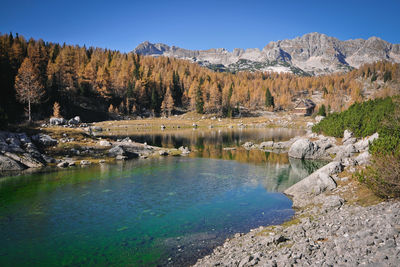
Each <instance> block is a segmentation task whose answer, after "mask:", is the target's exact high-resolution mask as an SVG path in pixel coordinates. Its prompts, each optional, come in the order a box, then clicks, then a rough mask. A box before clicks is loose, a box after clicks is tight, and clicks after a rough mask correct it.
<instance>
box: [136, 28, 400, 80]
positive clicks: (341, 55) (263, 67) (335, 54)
mask: <svg viewBox="0 0 400 267" xmlns="http://www.w3.org/2000/svg"><path fill="white" fill-rule="evenodd" d="M133 52H134V53H137V54H141V55H152V56H160V55H163V56H168V57H176V58H181V59H187V60H191V61H193V62H198V63H199V64H201V65H203V66H207V67H210V68H212V69H216V66H218V68H220V67H221V66H223V68H222V69H220V70H227V71H241V70H247V71H277V72H292V73H298V74H311V75H319V74H325V73H332V72H344V71H348V70H349V69H352V68H357V67H359V66H360V65H362V64H365V63H371V62H374V61H377V60H388V61H391V62H396V63H400V44H391V43H389V42H386V41H384V40H382V39H381V38H379V37H375V36H373V37H370V38H368V39H367V40H365V39H354V40H347V41H341V40H339V39H337V38H335V37H330V36H328V35H326V34H323V33H318V32H312V33H307V34H304V35H303V36H299V37H296V38H294V39H286V40H280V41H274V42H270V43H268V44H267V45H266V46H265V47H264V48H263V49H262V50H260V49H258V48H249V49H246V50H245V49H242V48H235V49H234V50H233V51H232V52H229V51H228V50H226V49H225V48H212V49H208V50H188V49H183V48H179V47H175V46H172V47H170V46H168V45H165V44H161V43H157V44H152V43H150V42H148V41H146V42H143V43H141V44H139V45H138V46H137V47H136V48H135V49H134V50H133ZM218 68H217V69H218Z"/></svg>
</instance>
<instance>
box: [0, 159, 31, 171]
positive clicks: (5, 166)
mask: <svg viewBox="0 0 400 267" xmlns="http://www.w3.org/2000/svg"><path fill="white" fill-rule="evenodd" d="M24 169H26V167H25V166H24V165H22V164H21V163H19V162H17V161H15V160H13V159H11V158H9V157H6V156H3V155H0V171H22V170H24Z"/></svg>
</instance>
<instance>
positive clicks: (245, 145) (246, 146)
mask: <svg viewBox="0 0 400 267" xmlns="http://www.w3.org/2000/svg"><path fill="white" fill-rule="evenodd" d="M243 147H244V148H245V149H252V148H255V145H254V143H253V142H246V143H244V144H243Z"/></svg>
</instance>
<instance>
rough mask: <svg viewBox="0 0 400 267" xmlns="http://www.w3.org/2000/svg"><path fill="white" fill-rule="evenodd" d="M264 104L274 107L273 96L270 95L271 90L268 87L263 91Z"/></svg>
mask: <svg viewBox="0 0 400 267" xmlns="http://www.w3.org/2000/svg"><path fill="white" fill-rule="evenodd" d="M265 106H266V107H267V108H274V107H275V103H274V97H273V96H272V95H271V92H270V91H269V88H267V91H266V92H265Z"/></svg>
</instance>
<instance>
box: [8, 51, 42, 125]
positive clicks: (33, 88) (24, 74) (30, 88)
mask: <svg viewBox="0 0 400 267" xmlns="http://www.w3.org/2000/svg"><path fill="white" fill-rule="evenodd" d="M15 90H16V92H17V98H18V100H19V101H20V102H22V103H27V104H28V118H29V121H32V117H31V105H32V104H37V103H40V100H41V98H42V97H43V95H44V93H45V92H44V90H43V86H42V84H41V83H40V77H39V73H38V72H37V70H35V69H34V68H33V65H32V63H31V61H30V60H29V58H25V59H24V61H23V62H22V65H21V67H20V68H19V70H18V74H17V77H16V78H15Z"/></svg>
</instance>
